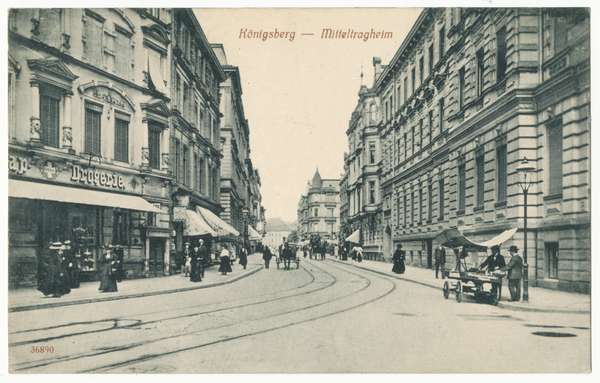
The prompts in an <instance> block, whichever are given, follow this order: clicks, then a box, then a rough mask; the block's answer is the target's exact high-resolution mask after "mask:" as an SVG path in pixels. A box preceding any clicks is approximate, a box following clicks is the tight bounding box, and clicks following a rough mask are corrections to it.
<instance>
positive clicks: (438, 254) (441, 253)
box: [435, 243, 446, 279]
mask: <svg viewBox="0 0 600 383" xmlns="http://www.w3.org/2000/svg"><path fill="white" fill-rule="evenodd" d="M445 264H446V249H444V246H442V244H441V243H440V246H439V247H438V248H437V249H435V279H437V278H438V271H439V270H440V266H441V269H442V279H444V278H446V277H445V276H444V265H445Z"/></svg>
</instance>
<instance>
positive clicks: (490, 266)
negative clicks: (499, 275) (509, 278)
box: [479, 246, 506, 273]
mask: <svg viewBox="0 0 600 383" xmlns="http://www.w3.org/2000/svg"><path fill="white" fill-rule="evenodd" d="M486 266H487V270H486V271H487V272H488V273H491V272H492V271H496V270H499V269H501V268H503V267H505V266H506V261H505V260H504V257H503V256H502V255H500V246H492V255H490V256H489V257H487V258H486V260H485V261H483V263H482V264H481V265H479V270H483V269H484V268H485V267H486Z"/></svg>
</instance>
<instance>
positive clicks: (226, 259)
mask: <svg viewBox="0 0 600 383" xmlns="http://www.w3.org/2000/svg"><path fill="white" fill-rule="evenodd" d="M231 251H232V252H233V251H234V248H233V247H232V248H231ZM219 257H220V263H219V272H220V273H221V275H227V273H231V272H233V269H232V268H231V264H232V263H233V262H234V261H235V259H236V258H235V255H234V254H231V253H230V251H229V248H228V246H227V244H224V245H223V249H222V250H221V254H220V256H219ZM238 263H239V264H240V265H242V266H243V267H244V270H245V269H246V265H248V253H247V252H246V249H245V248H244V247H242V249H241V250H240V256H239V261H238Z"/></svg>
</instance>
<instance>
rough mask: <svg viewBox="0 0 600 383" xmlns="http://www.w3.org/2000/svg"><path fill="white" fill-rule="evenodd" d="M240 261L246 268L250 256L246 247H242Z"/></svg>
mask: <svg viewBox="0 0 600 383" xmlns="http://www.w3.org/2000/svg"><path fill="white" fill-rule="evenodd" d="M239 263H240V265H242V266H244V270H246V265H247V264H248V256H247V254H246V249H245V248H244V247H242V250H240V261H239Z"/></svg>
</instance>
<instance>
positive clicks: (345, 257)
mask: <svg viewBox="0 0 600 383" xmlns="http://www.w3.org/2000/svg"><path fill="white" fill-rule="evenodd" d="M347 260H348V248H347V247H346V246H344V247H343V248H342V261H347Z"/></svg>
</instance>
